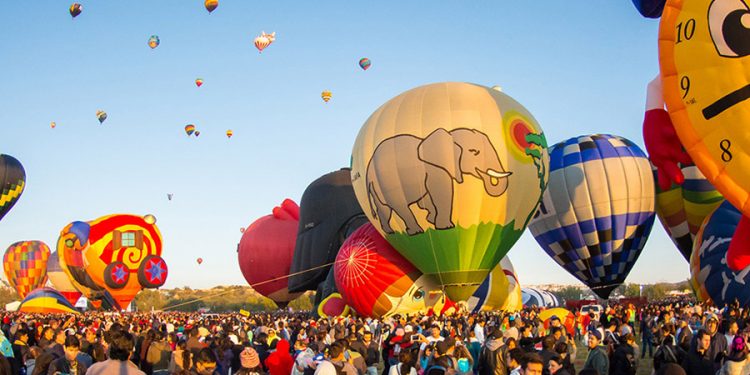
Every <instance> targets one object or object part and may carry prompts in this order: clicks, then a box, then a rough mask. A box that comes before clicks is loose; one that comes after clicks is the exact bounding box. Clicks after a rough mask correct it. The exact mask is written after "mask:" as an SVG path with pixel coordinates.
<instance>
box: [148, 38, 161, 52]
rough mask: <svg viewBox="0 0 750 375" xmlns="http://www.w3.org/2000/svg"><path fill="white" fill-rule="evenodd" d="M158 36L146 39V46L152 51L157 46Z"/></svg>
mask: <svg viewBox="0 0 750 375" xmlns="http://www.w3.org/2000/svg"><path fill="white" fill-rule="evenodd" d="M159 43H160V42H159V36H158V35H151V37H150V38H148V46H149V47H151V49H154V48H156V47H158V46H159Z"/></svg>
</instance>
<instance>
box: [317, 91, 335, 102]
mask: <svg viewBox="0 0 750 375" xmlns="http://www.w3.org/2000/svg"><path fill="white" fill-rule="evenodd" d="M331 96H333V94H331V92H330V91H328V90H325V91H323V92H322V93H321V94H320V97H321V98H323V101H324V102H326V103H328V101H329V100H331Z"/></svg>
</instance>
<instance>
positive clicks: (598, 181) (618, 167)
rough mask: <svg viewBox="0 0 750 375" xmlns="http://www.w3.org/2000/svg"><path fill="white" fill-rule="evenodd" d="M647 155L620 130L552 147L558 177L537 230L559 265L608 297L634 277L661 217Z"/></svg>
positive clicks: (552, 167) (552, 164)
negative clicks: (618, 133) (632, 273)
mask: <svg viewBox="0 0 750 375" xmlns="http://www.w3.org/2000/svg"><path fill="white" fill-rule="evenodd" d="M654 195H655V190H654V179H653V177H652V174H651V166H650V164H649V161H648V159H647V158H646V155H645V154H644V153H643V151H641V149H640V148H638V146H637V145H635V144H634V143H633V142H631V141H629V140H627V139H625V138H622V137H618V136H612V135H601V134H595V135H587V136H580V137H575V138H570V139H568V140H567V141H565V142H561V143H558V144H556V145H554V146H553V147H551V148H550V179H549V186H548V187H547V191H546V192H545V193H544V196H543V198H542V204H541V206H540V208H539V211H538V212H537V214H536V216H535V217H534V220H532V222H531V224H529V229H530V230H531V233H532V234H533V235H534V238H535V239H536V241H537V242H538V243H539V245H541V247H542V248H543V249H544V251H546V252H547V254H548V255H549V256H551V257H552V258H553V259H554V260H555V261H556V262H557V263H558V264H559V265H561V266H562V267H563V268H564V269H565V270H566V271H568V272H569V273H571V274H572V275H573V276H575V277H576V278H577V279H578V280H580V281H581V282H583V283H584V284H586V285H587V286H588V287H589V288H591V289H592V290H593V291H594V293H596V294H597V295H598V296H599V297H601V298H604V299H606V298H608V297H609V294H610V293H611V292H612V290H614V289H615V288H617V286H619V285H620V284H621V283H622V282H623V281H625V278H626V277H627V276H628V273H629V272H630V269H631V268H632V267H633V265H634V264H635V261H636V260H638V256H639V255H640V253H641V250H642V249H643V246H644V245H645V244H646V240H647V239H648V235H649V233H651V227H652V226H653V223H654V204H655V200H654Z"/></svg>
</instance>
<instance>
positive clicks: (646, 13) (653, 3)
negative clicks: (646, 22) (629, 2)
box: [633, 0, 667, 18]
mask: <svg viewBox="0 0 750 375" xmlns="http://www.w3.org/2000/svg"><path fill="white" fill-rule="evenodd" d="M666 2H667V0H633V5H635V8H636V9H638V13H640V14H641V15H642V16H643V17H646V18H659V17H661V12H662V11H663V10H664V4H665V3H666Z"/></svg>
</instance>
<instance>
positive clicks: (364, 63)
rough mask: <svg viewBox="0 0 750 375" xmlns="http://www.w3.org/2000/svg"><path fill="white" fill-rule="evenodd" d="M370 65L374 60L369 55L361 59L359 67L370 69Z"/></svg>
mask: <svg viewBox="0 0 750 375" xmlns="http://www.w3.org/2000/svg"><path fill="white" fill-rule="evenodd" d="M370 65H372V62H371V61H370V59H368V58H367V57H363V58H361V59H359V67H360V68H362V70H367V69H369V68H370Z"/></svg>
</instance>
